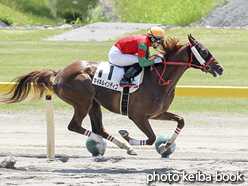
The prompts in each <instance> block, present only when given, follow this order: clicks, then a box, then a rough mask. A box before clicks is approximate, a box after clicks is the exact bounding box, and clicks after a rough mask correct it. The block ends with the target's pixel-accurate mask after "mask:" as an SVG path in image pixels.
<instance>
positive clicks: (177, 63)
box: [152, 42, 215, 86]
mask: <svg viewBox="0 0 248 186" xmlns="http://www.w3.org/2000/svg"><path fill="white" fill-rule="evenodd" d="M199 44H200V43H197V44H195V45H194V46H193V45H192V44H191V43H190V42H189V46H190V49H191V56H190V62H189V63H183V62H168V61H166V59H165V58H164V61H163V62H161V63H163V64H164V69H163V72H162V73H161V74H159V72H158V70H157V68H156V66H155V64H154V65H153V66H152V67H153V69H154V70H155V72H156V73H157V75H158V77H159V85H161V86H163V85H168V84H169V83H170V82H171V81H172V80H171V79H168V80H164V79H163V76H164V73H165V70H166V67H167V66H166V65H178V66H183V65H187V66H189V68H191V67H192V66H193V67H196V68H199V69H201V70H202V71H203V72H205V71H206V72H207V71H208V70H206V68H207V66H209V63H210V62H211V61H213V60H214V59H215V57H212V58H211V59H210V60H209V61H207V62H206V61H205V60H204V59H203V58H202V57H201V56H200V54H199V53H198V52H197V53H198V56H196V55H197V54H196V53H195V52H193V51H194V50H193V49H195V47H196V46H197V45H199ZM192 48H193V49H192ZM194 55H195V57H196V59H197V60H198V62H199V56H200V57H201V58H202V59H201V60H204V61H203V62H202V63H201V62H199V63H200V64H202V65H196V64H193V63H192V62H193V56H194ZM161 81H162V82H161Z"/></svg>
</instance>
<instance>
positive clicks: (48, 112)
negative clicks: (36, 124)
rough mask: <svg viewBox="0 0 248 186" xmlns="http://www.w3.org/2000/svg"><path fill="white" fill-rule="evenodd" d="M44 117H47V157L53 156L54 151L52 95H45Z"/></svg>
mask: <svg viewBox="0 0 248 186" xmlns="http://www.w3.org/2000/svg"><path fill="white" fill-rule="evenodd" d="M45 104H46V119H47V158H55V153H54V142H55V140H54V111H53V99H52V95H46V100H45Z"/></svg>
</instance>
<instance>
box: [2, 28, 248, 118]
mask: <svg viewBox="0 0 248 186" xmlns="http://www.w3.org/2000/svg"><path fill="white" fill-rule="evenodd" d="M61 32H62V31H61V30H46V31H44V30H43V31H42V30H5V29H2V30H0V66H1V68H0V79H1V82H9V81H11V80H12V79H13V78H15V77H16V76H19V75H24V74H26V73H28V72H30V71H32V70H37V69H56V70H60V69H62V68H64V67H65V66H67V65H69V64H70V63H72V62H75V61H78V60H91V61H99V62H100V61H108V52H109V49H110V47H111V46H112V45H113V44H114V43H115V42H116V40H110V41H104V42H68V41H67V42H59V41H44V40H41V39H42V38H47V37H49V36H51V35H54V34H59V33H61ZM144 32H145V31H140V32H138V33H144ZM165 32H166V35H167V36H172V37H173V36H175V37H177V38H179V39H180V40H181V43H186V42H187V35H188V34H189V33H192V35H193V36H194V37H195V38H196V39H197V40H198V41H200V42H201V43H203V44H204V45H205V46H206V47H207V48H208V49H209V50H210V51H211V52H212V54H213V55H214V56H215V57H216V59H217V60H218V61H219V62H220V63H221V64H222V65H223V66H224V68H225V72H224V74H223V75H222V76H221V77H219V78H214V77H212V75H210V74H205V73H202V72H201V71H200V70H196V69H193V68H192V69H189V70H187V71H186V72H185V74H184V75H183V77H182V78H181V80H180V81H179V85H196V86H203V85H204V86H248V82H247V80H246V79H247V78H246V77H247V75H246V74H247V71H248V65H247V58H248V53H247V49H248V44H247V43H248V32H247V31H245V30H235V29H233V30H222V29H193V28H185V29H173V30H166V31H165ZM30 36H31V37H30ZM54 106H55V110H57V111H60V110H61V111H62V110H72V109H71V106H69V105H67V104H66V103H64V102H62V101H61V100H59V99H58V98H57V97H56V96H55V99H54ZM44 109H45V106H44V101H39V102H35V103H28V101H25V102H23V103H17V104H10V105H4V104H0V110H1V111H9V110H12V111H41V110H44ZM170 110H171V111H174V112H212V113H213V112H217V113H242V114H245V113H247V111H248V106H247V99H239V98H187V97H176V98H175V100H174V102H173V103H172V105H171V108H170Z"/></svg>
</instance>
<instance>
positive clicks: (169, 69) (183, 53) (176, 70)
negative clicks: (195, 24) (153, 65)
mask: <svg viewBox="0 0 248 186" xmlns="http://www.w3.org/2000/svg"><path fill="white" fill-rule="evenodd" d="M167 62H174V63H185V64H187V63H189V55H188V51H187V46H186V45H184V46H182V47H181V48H180V49H179V50H178V51H177V52H176V53H175V54H173V55H172V56H171V57H170V56H169V57H168V59H167ZM163 68H164V65H163V64H160V65H159V69H160V71H162V70H163ZM188 68H189V66H188V65H168V64H167V65H166V71H165V73H164V76H163V78H164V79H165V80H168V79H170V80H171V84H172V85H173V86H176V84H177V83H178V81H179V80H180V78H181V77H182V75H183V74H184V72H185V71H186V70H187V69H188Z"/></svg>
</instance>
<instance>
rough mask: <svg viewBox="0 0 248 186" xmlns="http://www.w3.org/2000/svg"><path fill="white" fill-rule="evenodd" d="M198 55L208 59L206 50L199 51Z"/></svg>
mask: <svg viewBox="0 0 248 186" xmlns="http://www.w3.org/2000/svg"><path fill="white" fill-rule="evenodd" d="M200 54H201V56H202V57H203V58H206V57H208V51H207V49H201V51H200Z"/></svg>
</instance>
